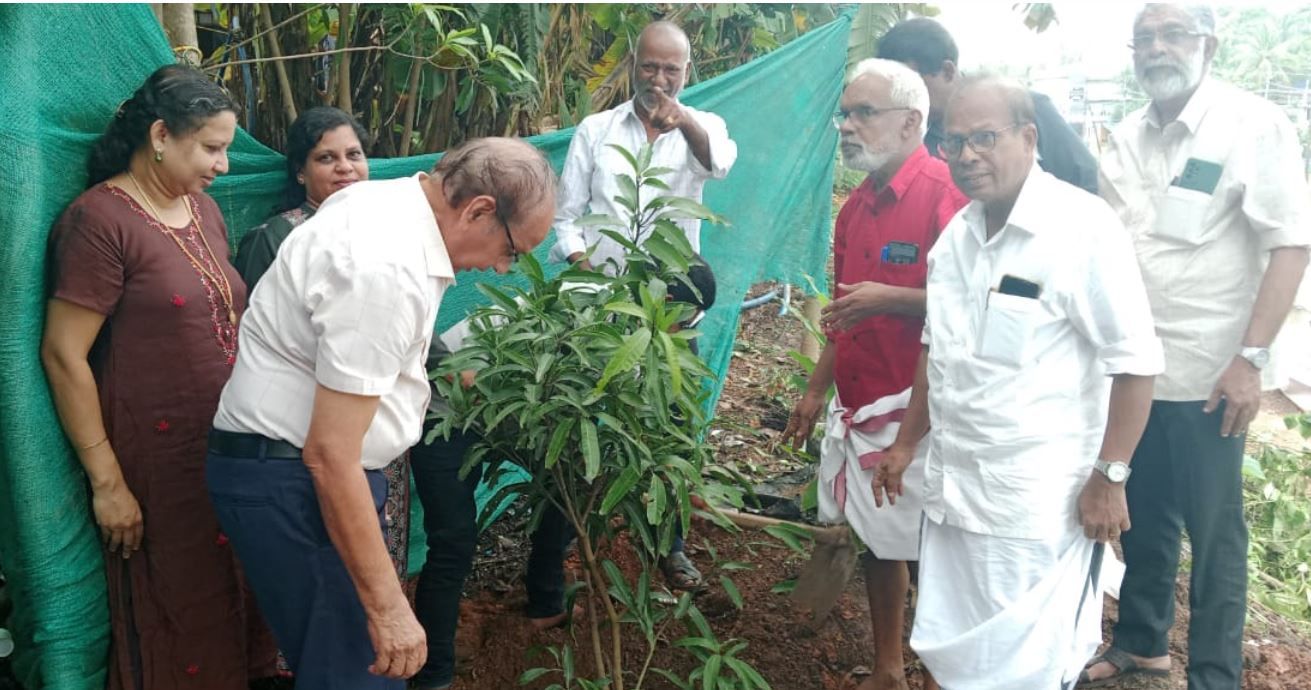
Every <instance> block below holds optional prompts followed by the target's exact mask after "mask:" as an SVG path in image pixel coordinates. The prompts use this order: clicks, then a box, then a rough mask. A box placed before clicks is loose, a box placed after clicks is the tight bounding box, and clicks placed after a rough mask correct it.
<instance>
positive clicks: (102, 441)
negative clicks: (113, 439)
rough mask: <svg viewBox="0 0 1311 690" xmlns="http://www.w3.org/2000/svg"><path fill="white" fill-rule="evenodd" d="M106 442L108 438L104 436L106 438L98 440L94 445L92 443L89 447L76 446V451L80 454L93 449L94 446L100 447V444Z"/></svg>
mask: <svg viewBox="0 0 1311 690" xmlns="http://www.w3.org/2000/svg"><path fill="white" fill-rule="evenodd" d="M108 440H109V437H108V436H106V437H104V438H102V439H100V440H99V441H96V442H95V443H92V444H91V445H89V446H78V447H77V450H78V452H81V451H84V450H91V449H92V448H95V447H96V446H98V445H100V444H102V443H104V442H106V441H108Z"/></svg>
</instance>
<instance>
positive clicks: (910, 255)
mask: <svg viewBox="0 0 1311 690" xmlns="http://www.w3.org/2000/svg"><path fill="white" fill-rule="evenodd" d="M919 258H920V248H919V245H917V244H913V243H911V242H889V243H887V244H886V245H884V247H883V251H882V252H880V253H879V259H880V260H882V261H883V263H885V264H898V265H903V266H904V265H909V264H913V263H915V262H917V261H919Z"/></svg>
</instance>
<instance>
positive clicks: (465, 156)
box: [432, 137, 556, 223]
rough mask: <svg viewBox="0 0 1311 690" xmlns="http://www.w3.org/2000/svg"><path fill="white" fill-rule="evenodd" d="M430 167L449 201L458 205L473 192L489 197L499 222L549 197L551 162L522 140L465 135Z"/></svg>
mask: <svg viewBox="0 0 1311 690" xmlns="http://www.w3.org/2000/svg"><path fill="white" fill-rule="evenodd" d="M432 172H433V174H434V175H437V176H439V177H441V178H442V191H443V193H444V194H445V195H446V202H447V203H449V204H450V205H451V206H455V207H459V206H461V205H463V204H464V203H465V202H466V201H468V200H469V199H472V198H473V197H475V196H481V195H487V196H491V197H492V198H494V199H496V213H497V217H498V218H500V220H501V221H502V222H504V223H510V222H512V221H516V220H521V219H522V216H521V214H522V213H524V212H525V211H530V210H531V209H533V208H534V207H536V206H537V205H538V204H541V203H546V202H547V201H549V200H552V199H555V190H556V177H555V172H554V171H552V170H551V164H550V163H549V162H547V160H546V158H545V157H544V156H543V155H542V153H541V151H538V150H537V149H536V148H534V147H533V146H532V145H531V144H529V143H527V142H525V141H524V140H522V139H509V138H502V137H486V138H482V139H469V140H468V141H465V142H464V143H462V144H460V145H459V146H456V147H455V148H453V149H451V150H449V151H447V152H446V153H445V154H443V155H442V157H441V158H440V159H439V160H438V161H437V165H436V166H435V167H434V168H433V170H432Z"/></svg>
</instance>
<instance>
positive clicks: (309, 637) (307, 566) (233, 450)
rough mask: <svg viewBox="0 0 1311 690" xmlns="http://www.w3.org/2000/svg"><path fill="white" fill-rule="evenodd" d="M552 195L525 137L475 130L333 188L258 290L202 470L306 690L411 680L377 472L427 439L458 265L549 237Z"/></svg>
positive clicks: (479, 264)
mask: <svg viewBox="0 0 1311 690" xmlns="http://www.w3.org/2000/svg"><path fill="white" fill-rule="evenodd" d="M554 192H555V188H554V175H553V174H552V172H551V169H550V166H549V165H548V164H547V162H546V160H545V159H544V158H543V157H542V156H541V154H540V153H538V152H537V151H536V150H535V149H533V148H532V147H531V146H530V145H528V144H526V143H524V142H521V141H517V140H512V139H479V140H473V141H470V142H467V143H465V144H463V145H461V146H459V147H456V148H455V149H453V150H451V151H449V152H447V154H446V155H445V156H444V157H442V159H441V160H440V161H438V163H437V167H436V168H434V170H433V172H432V174H431V175H425V174H423V173H419V174H418V175H415V176H414V177H408V178H401V179H397V180H387V181H379V182H360V183H357V184H355V185H353V186H351V187H350V188H348V189H345V190H343V191H341V192H338V193H337V194H334V195H333V196H332V198H330V199H329V200H328V201H327V202H325V203H324V204H323V205H322V206H321V207H320V208H319V212H318V213H317V214H316V215H315V216H314V218H312V219H310V220H309V221H307V222H306V223H305V224H304V225H303V226H301V228H300V229H298V230H297V231H296V232H295V233H294V234H293V235H292V236H291V237H290V238H288V239H287V241H286V242H285V243H284V244H283V245H282V247H281V248H280V249H279V251H278V256H277V259H276V260H275V261H274V263H273V265H272V266H271V267H270V269H269V271H268V272H267V273H265V275H264V278H263V279H262V280H261V281H260V284H259V288H258V289H257V290H256V291H255V293H254V295H253V296H252V298H251V301H250V306H249V308H248V309H247V311H246V314H245V316H244V318H243V319H242V323H241V334H240V340H239V344H240V354H239V355H238V357H237V362H236V365H235V367H234V370H233V373H232V378H231V379H229V381H228V384H227V386H226V387H225V388H224V389H223V395H222V398H221V400H220V402H219V408H218V413H217V414H216V415H215V418H214V430H213V431H212V432H211V434H210V441H209V455H208V458H207V461H206V466H205V472H206V481H207V483H208V485H209V491H210V496H211V498H212V500H213V502H214V508H215V512H217V514H218V518H219V522H220V524H221V525H222V527H223V530H224V532H225V533H226V534H227V535H228V536H229V537H230V538H231V542H232V545H233V546H234V547H235V548H236V550H237V555H238V557H239V558H240V560H241V563H242V566H243V567H244V569H245V572H246V574H247V577H248V579H249V582H250V585H251V588H252V589H253V590H254V592H255V596H256V599H257V601H258V602H259V605H260V609H261V611H262V612H263V613H264V614H265V618H266V619H267V620H268V623H269V627H270V628H271V629H272V630H273V633H274V636H275V637H276V638H277V641H278V645H279V647H280V648H281V649H282V651H283V653H284V654H285V655H286V657H287V661H288V662H289V663H290V664H291V668H292V671H293V672H294V673H295V674H296V687H297V688H313V689H314V690H323V689H329V690H336V689H341V690H361V689H371V688H377V689H386V690H400V689H401V688H403V687H404V685H405V684H404V681H403V680H401V679H403V678H408V677H410V676H412V675H414V674H415V673H416V672H417V671H418V670H419V668H420V667H421V666H422V665H423V662H424V658H425V656H426V654H427V647H426V643H425V638H424V631H423V629H422V628H421V627H420V626H419V623H418V621H416V620H415V617H414V614H413V613H412V612H411V611H410V606H409V602H408V601H407V600H406V598H405V594H404V593H403V592H402V591H401V585H400V581H399V580H398V579H397V577H396V571H395V570H394V569H393V568H392V566H391V561H390V559H389V558H388V555H387V550H386V547H385V546H384V545H383V540H382V529H381V526H382V520H383V506H384V504H385V502H386V498H387V495H386V494H387V484H386V479H385V478H384V477H383V476H382V472H381V470H382V468H383V467H385V466H386V465H387V463H389V462H390V461H391V459H393V458H395V457H396V456H398V455H400V454H401V453H403V452H404V451H405V450H406V449H407V448H409V447H410V446H412V445H414V443H415V442H416V441H417V440H418V439H419V433H420V428H421V426H422V423H423V416H424V411H425V408H426V406H427V403H428V396H429V388H428V376H427V372H426V371H425V370H424V368H423V362H424V355H425V353H426V352H427V350H428V345H429V341H430V339H431V338H432V334H433V324H434V321H435V320H436V318H437V309H438V307H439V305H440V304H441V300H442V294H443V293H444V292H445V290H446V289H447V288H448V287H450V286H451V285H452V284H453V283H454V282H455V271H457V270H465V269H484V268H494V269H496V270H497V271H499V272H502V273H504V272H506V271H508V270H509V268H510V266H511V264H512V263H513V261H514V259H515V257H517V256H518V255H519V254H521V253H523V252H528V251H531V250H532V248H533V247H535V246H537V245H538V244H540V243H541V241H542V240H543V239H544V238H545V237H546V233H547V231H548V230H549V228H550V223H551V217H552V215H553V214H554V211H555V209H554Z"/></svg>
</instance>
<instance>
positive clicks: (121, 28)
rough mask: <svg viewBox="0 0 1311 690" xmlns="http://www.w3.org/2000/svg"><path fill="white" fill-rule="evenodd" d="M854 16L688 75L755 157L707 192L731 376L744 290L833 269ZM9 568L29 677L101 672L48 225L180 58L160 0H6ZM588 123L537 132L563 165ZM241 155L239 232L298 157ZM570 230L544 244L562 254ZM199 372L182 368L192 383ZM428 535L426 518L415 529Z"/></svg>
mask: <svg viewBox="0 0 1311 690" xmlns="http://www.w3.org/2000/svg"><path fill="white" fill-rule="evenodd" d="M850 25H851V17H850V16H849V15H848V16H844V17H842V18H841V19H839V20H837V21H835V22H833V23H831V24H829V25H826V26H823V27H819V28H817V29H815V30H813V31H811V32H810V33H808V34H807V35H805V36H803V37H802V38H800V39H798V40H796V41H793V42H792V43H790V44H788V45H786V46H784V47H783V48H782V49H780V50H778V51H776V52H774V53H771V54H770V55H768V56H766V57H764V58H762V59H759V60H756V61H754V62H752V63H750V64H747V65H744V66H742V67H740V68H738V69H736V70H733V71H732V72H730V73H728V74H725V75H723V76H720V77H718V78H716V79H714V80H711V81H708V82H705V83H702V84H698V85H696V86H694V87H692V88H689V89H688V90H687V91H686V92H685V95H684V100H685V101H686V102H687V103H688V104H690V105H694V106H696V107H697V108H701V109H703V110H710V111H713V112H716V113H718V114H720V115H721V116H723V118H724V119H725V120H726V121H727V123H728V127H729V131H730V132H731V134H732V136H733V138H734V139H735V140H736V141H737V143H738V148H739V151H740V157H739V158H738V161H737V165H736V167H734V169H733V172H732V173H731V175H730V176H729V177H728V179H727V180H725V181H723V182H716V183H712V184H711V185H710V186H709V187H708V188H707V193H706V203H707V204H708V205H709V206H710V207H712V208H714V209H715V210H716V211H718V212H720V213H721V214H723V215H724V216H726V217H728V218H729V219H730V220H731V221H732V223H733V227H732V228H730V229H720V228H706V230H705V231H704V232H703V233H702V237H703V240H702V241H703V254H704V255H705V256H706V258H707V259H708V260H709V262H710V263H711V264H712V265H713V266H714V268H715V271H716V273H717V274H718V279H719V306H718V307H716V308H715V309H713V310H711V312H710V313H709V314H708V316H707V318H706V320H705V321H704V322H703V323H704V325H703V331H704V333H705V337H704V340H703V343H702V347H703V349H702V351H703V353H704V355H705V356H706V358H707V361H708V362H709V363H710V366H711V368H712V369H713V370H714V371H715V372H717V373H718V375H719V376H720V377H721V379H722V376H723V375H724V372H725V371H726V370H727V368H728V361H729V358H730V356H731V354H732V343H733V337H734V334H735V333H736V329H737V324H738V310H737V306H736V305H737V303H738V302H740V301H741V299H742V297H743V296H744V295H745V293H746V291H747V289H748V287H749V286H750V285H751V284H752V283H754V282H757V281H760V280H768V279H777V280H786V281H789V282H793V283H800V282H802V278H803V276H806V275H810V276H816V277H819V276H823V275H824V266H825V261H826V258H827V254H828V251H829V238H830V232H831V212H830V189H831V188H832V176H833V150H834V147H835V144H836V136H837V135H836V132H835V131H834V130H833V128H832V127H831V126H830V125H829V115H830V114H831V113H832V112H833V110H834V108H835V106H836V103H837V100H838V97H839V95H840V93H841V89H842V72H843V67H844V65H845V62H846V49H847V37H848V33H849V31H850ZM0 37H2V39H0V94H4V96H3V99H4V106H3V109H0V281H3V282H2V284H0V372H3V377H4V378H3V386H2V387H0V396H2V397H0V571H3V572H4V573H5V575H6V576H7V577H8V578H9V583H10V589H11V590H12V592H13V595H14V598H15V600H16V603H17V607H16V611H15V613H14V616H13V619H12V620H10V621H9V622H8V627H9V628H10V629H11V631H12V632H14V634H15V637H16V642H17V645H18V650H17V652H16V663H15V666H16V669H17V670H18V672H19V674H20V680H22V682H23V683H24V684H25V685H26V686H27V687H28V688H29V689H31V690H35V689H36V688H88V689H89V688H100V687H103V686H104V680H105V669H104V661H105V654H106V646H107V644H108V610H107V607H106V605H105V603H104V586H105V585H104V579H103V576H102V574H101V569H102V567H103V566H102V564H101V557H100V552H99V549H98V546H97V544H96V535H95V531H94V530H93V528H92V523H91V517H90V511H89V506H88V502H87V495H86V491H85V480H84V478H83V474H82V471H81V468H80V467H79V466H78V464H77V462H76V459H75V458H74V457H73V456H72V454H71V453H70V451H69V448H68V445H67V443H66V441H65V439H64V436H63V433H62V432H61V430H60V426H59V422H58V419H57V418H56V416H55V412H54V407H53V405H52V404H51V400H50V395H49V391H48V390H47V387H46V380H45V376H44V374H43V372H42V368H41V362H40V359H39V344H40V337H41V328H42V321H43V314H44V295H45V283H44V265H45V250H46V237H47V234H48V232H49V230H50V226H51V224H52V223H53V222H54V219H55V217H56V216H57V215H58V213H59V212H60V211H61V210H62V209H63V207H64V206H65V205H66V204H68V202H70V201H71V200H72V199H73V198H74V197H75V196H77V194H78V193H79V192H81V190H82V188H83V186H84V181H85V177H84V174H85V173H84V169H85V161H86V155H87V152H88V151H89V149H90V145H91V143H92V141H93V140H94V139H95V137H96V136H97V135H98V134H99V133H100V132H101V131H103V129H104V126H105V124H106V123H107V122H108V120H109V118H110V117H111V115H112V113H113V112H114V110H115V109H116V108H117V106H118V104H119V103H120V102H121V101H122V100H123V99H124V98H126V97H128V96H129V95H130V94H131V93H132V91H133V90H134V89H135V88H136V87H137V86H138V85H139V84H140V83H141V81H142V80H143V79H144V78H145V77H146V75H148V74H149V73H150V72H151V71H152V70H154V69H155V68H156V67H158V66H159V65H161V64H164V63H166V62H168V61H170V60H171V59H172V55H171V52H170V51H169V49H168V46H167V43H166V41H165V39H164V36H163V33H162V31H161V30H160V28H159V26H158V24H157V23H156V21H155V18H154V15H153V14H152V13H151V11H150V9H149V6H147V5H118V6H108V5H22V4H20V5H5V6H0ZM571 134H572V132H571V131H560V132H554V133H551V134H546V135H542V136H539V137H535V138H533V139H532V141H533V143H534V144H535V145H537V146H538V147H539V148H541V149H542V150H543V151H544V152H545V153H546V154H547V156H548V157H549V158H550V160H551V162H552V163H553V164H555V166H556V167H557V169H558V168H559V166H560V165H561V164H562V163H563V160H564V156H565V153H566V150H567V148H568V145H569V138H570V136H571ZM436 158H437V156H436V155H427V156H415V157H411V158H405V159H393V160H374V161H371V162H370V168H371V173H372V177H374V178H376V179H383V178H389V177H398V176H402V175H408V174H412V173H414V172H415V171H418V170H425V169H428V168H431V166H432V165H433V163H434V161H435V160H436ZM231 164H232V168H231V172H230V174H229V175H227V176H226V177H224V178H221V179H220V180H219V181H218V183H217V184H216V185H215V186H214V189H213V190H212V191H211V194H212V195H213V196H214V197H215V199H217V200H218V202H219V205H220V206H221V207H222V208H223V211H224V214H225V216H226V218H227V222H228V227H229V229H230V241H231V242H232V244H233V246H234V247H235V246H236V243H237V241H238V240H239V239H240V237H241V235H242V234H243V233H244V232H245V231H246V230H247V229H249V228H250V227H252V226H254V225H255V224H257V223H258V222H260V221H261V220H263V218H264V217H265V216H266V215H268V212H269V209H270V208H271V206H272V204H273V203H274V200H275V199H276V197H277V194H278V191H279V189H280V188H281V185H282V181H283V173H282V158H281V156H280V155H279V154H277V153H276V152H274V151H271V150H269V149H267V148H266V147H264V146H263V145H261V144H260V143H259V142H257V141H255V140H254V139H252V138H251V137H250V136H249V135H247V134H246V133H245V132H239V133H238V137H237V140H236V142H235V143H234V145H233V147H232V150H231ZM552 241H553V240H551V239H548V241H547V242H546V243H544V244H543V246H542V247H541V248H540V249H539V250H538V256H539V257H540V258H543V259H544V258H545V256H546V251H547V249H548V248H549V246H550V244H551V243H552ZM459 280H460V282H459V285H458V286H457V287H456V288H455V289H453V290H451V291H450V292H448V293H447V296H446V300H445V303H444V304H443V307H442V311H441V314H440V317H439V320H440V324H439V326H441V327H444V326H446V325H449V324H451V323H454V322H455V321H457V320H459V319H460V318H462V317H463V316H464V315H465V314H466V313H467V312H468V311H469V309H471V308H472V307H474V306H476V305H478V304H479V301H480V300H479V293H478V292H477V291H476V290H475V289H474V288H473V286H474V284H475V283H477V282H478V281H483V280H490V281H497V282H499V281H503V280H513V277H511V278H499V277H496V276H493V275H491V274H462V275H461V276H460V277H459ZM183 383H184V382H180V384H183ZM415 539H416V540H421V536H420V535H416V536H415Z"/></svg>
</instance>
